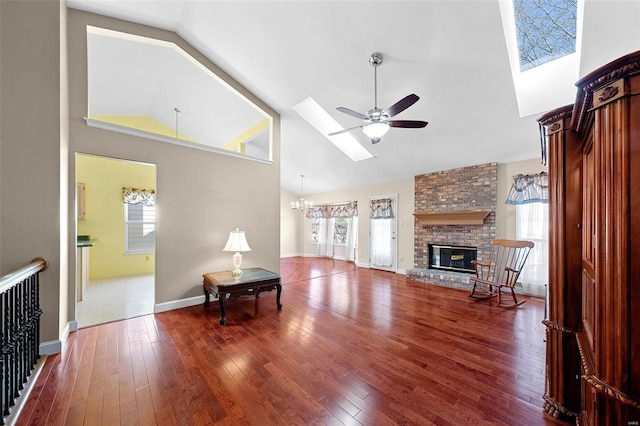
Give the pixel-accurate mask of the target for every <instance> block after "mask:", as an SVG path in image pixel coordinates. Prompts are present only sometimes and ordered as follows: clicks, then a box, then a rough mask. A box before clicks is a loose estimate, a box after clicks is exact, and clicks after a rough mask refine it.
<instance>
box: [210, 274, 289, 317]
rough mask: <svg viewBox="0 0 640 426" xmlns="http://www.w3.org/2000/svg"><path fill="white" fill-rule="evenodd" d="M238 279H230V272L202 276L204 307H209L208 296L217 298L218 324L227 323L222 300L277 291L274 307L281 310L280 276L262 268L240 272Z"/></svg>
mask: <svg viewBox="0 0 640 426" xmlns="http://www.w3.org/2000/svg"><path fill="white" fill-rule="evenodd" d="M242 272H243V274H242V275H241V276H239V277H232V276H231V271H224V272H211V273H208V274H204V275H202V278H203V282H202V289H203V290H204V298H205V300H204V306H209V298H210V295H211V294H213V295H215V296H217V297H218V302H219V304H220V324H221V325H225V324H226V323H227V313H226V311H225V308H224V300H225V299H231V298H232V297H237V296H243V295H250V296H256V297H258V296H259V295H260V293H261V292H263V291H272V290H273V289H276V290H277V293H276V307H277V308H278V310H280V309H282V305H281V304H280V294H281V293H282V286H281V285H280V275H278V274H274V273H273V272H270V271H267V270H266V269H262V268H248V269H243V270H242Z"/></svg>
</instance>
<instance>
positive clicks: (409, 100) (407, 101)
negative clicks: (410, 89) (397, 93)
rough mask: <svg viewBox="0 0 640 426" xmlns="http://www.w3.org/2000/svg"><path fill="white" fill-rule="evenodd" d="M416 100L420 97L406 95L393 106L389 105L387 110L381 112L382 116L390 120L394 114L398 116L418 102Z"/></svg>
mask: <svg viewBox="0 0 640 426" xmlns="http://www.w3.org/2000/svg"><path fill="white" fill-rule="evenodd" d="M418 99H420V97H419V96H418V95H416V94H413V93H412V94H410V95H407V96H405V97H404V98H402V99H400V100H399V101H398V102H396V103H395V104H393V105H391V106H390V107H389V108H387V109H385V110H384V111H382V115H386V116H387V117H389V118H391V117H393V116H394V115H396V114H400V113H401V112H402V111H404V110H405V109H407V108H409V107H410V106H411V105H413V104H415V103H416V102H418Z"/></svg>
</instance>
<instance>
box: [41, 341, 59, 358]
mask: <svg viewBox="0 0 640 426" xmlns="http://www.w3.org/2000/svg"><path fill="white" fill-rule="evenodd" d="M39 349H40V355H54V354H59V353H62V340H50V341H48V342H43V343H40V348H39Z"/></svg>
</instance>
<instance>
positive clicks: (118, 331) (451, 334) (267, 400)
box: [18, 258, 561, 426]
mask: <svg viewBox="0 0 640 426" xmlns="http://www.w3.org/2000/svg"><path fill="white" fill-rule="evenodd" d="M281 274H282V277H283V290H282V300H281V301H282V303H283V305H284V306H283V309H282V311H278V310H276V306H275V292H266V293H262V294H261V295H260V298H259V299H255V298H246V299H237V300H235V301H230V302H229V303H228V305H227V317H228V321H229V324H228V325H227V326H220V325H219V324H218V320H219V319H220V316H219V309H218V306H217V304H215V303H212V304H211V306H210V307H208V308H204V307H203V306H201V305H199V306H192V307H189V308H184V309H179V310H175V311H170V312H164V313H161V314H156V315H147V316H143V317H139V318H134V319H129V320H125V321H120V322H116V323H110V324H104V325H99V326H95V327H89V328H86V329H81V330H79V331H77V332H75V333H73V334H72V335H71V336H70V339H69V344H68V347H67V349H66V350H65V352H64V353H63V354H61V355H56V356H51V357H49V358H48V359H47V362H46V363H45V366H44V368H43V371H42V373H41V374H40V377H39V378H38V380H37V381H36V383H35V384H34V390H33V391H32V393H31V395H30V398H29V400H28V401H27V404H26V405H25V407H24V409H23V411H22V415H21V416H20V418H19V419H18V424H32V425H43V424H51V425H54V424H55V425H63V424H64V425H81V424H85V425H101V424H102V425H117V424H122V425H133V424H140V425H154V424H160V425H172V424H179V425H186V424H189V425H191V424H193V425H207V424H219V425H296V424H297V425H309V424H312V425H339V424H346V425H352V424H363V425H396V424H402V425H428V424H438V425H466V424H486V425H527V426H531V425H550V424H561V423H559V422H557V421H555V420H554V419H552V418H550V417H548V416H546V415H544V413H543V411H542V408H541V407H542V405H543V401H542V394H543V393H544V357H545V344H544V341H543V339H544V327H543V325H542V324H541V321H542V319H543V315H544V306H543V303H542V302H539V301H535V300H527V303H525V304H524V305H522V306H520V307H519V308H517V309H513V310H505V309H501V308H497V307H495V306H492V305H491V304H492V303H494V302H486V301H482V302H478V301H475V300H473V299H470V298H469V297H467V293H466V292H463V291H459V290H454V289H446V288H442V287H436V286H430V285H425V284H422V283H417V282H414V281H410V280H407V279H405V277H404V276H403V275H396V274H393V273H389V272H383V271H375V270H369V269H363V268H357V267H355V266H354V265H353V264H352V263H348V262H341V261H333V260H328V259H309V258H288V259H283V260H282V270H281Z"/></svg>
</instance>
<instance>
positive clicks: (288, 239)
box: [280, 189, 304, 257]
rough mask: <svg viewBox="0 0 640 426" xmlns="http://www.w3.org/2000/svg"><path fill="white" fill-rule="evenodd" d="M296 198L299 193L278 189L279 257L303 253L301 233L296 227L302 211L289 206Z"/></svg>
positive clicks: (301, 218)
mask: <svg viewBox="0 0 640 426" xmlns="http://www.w3.org/2000/svg"><path fill="white" fill-rule="evenodd" d="M298 199H300V196H299V195H296V194H294V193H292V192H289V191H287V190H285V189H281V190H280V222H281V223H280V257H292V256H302V255H303V253H302V251H301V247H302V241H301V239H302V236H303V235H302V232H299V231H298V229H299V227H300V226H301V224H302V221H303V219H304V213H302V212H300V211H299V210H294V209H292V208H291V202H292V201H296V200H298Z"/></svg>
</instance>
